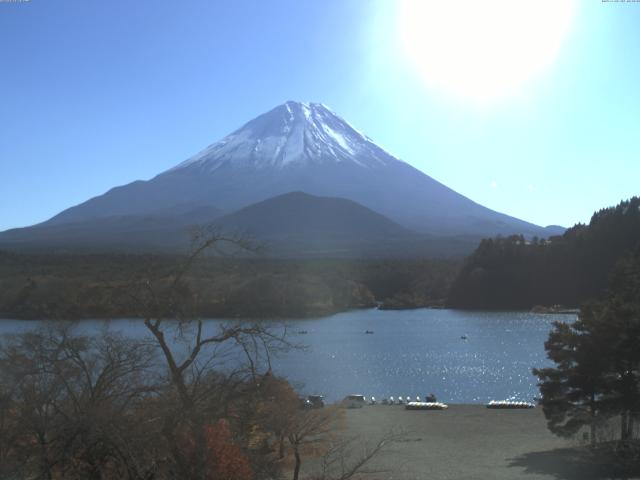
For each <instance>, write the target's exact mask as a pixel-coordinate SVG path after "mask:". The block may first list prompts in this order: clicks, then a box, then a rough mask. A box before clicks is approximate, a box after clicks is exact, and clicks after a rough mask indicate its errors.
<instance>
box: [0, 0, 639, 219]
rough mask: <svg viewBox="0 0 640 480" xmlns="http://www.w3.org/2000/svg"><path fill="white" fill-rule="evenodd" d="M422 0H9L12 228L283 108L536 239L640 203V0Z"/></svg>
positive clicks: (0, 24)
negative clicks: (296, 105) (367, 142)
mask: <svg viewBox="0 0 640 480" xmlns="http://www.w3.org/2000/svg"><path fill="white" fill-rule="evenodd" d="M406 1H407V2H409V3H400V1H399V0H398V1H396V2H394V1H392V0H389V1H382V0H323V1H315V2H313V1H303V2H301V1H299V0H287V1H285V0H272V1H268V2H267V1H258V0H253V1H247V0H234V1H207V0H186V1H175V0H174V1H166V0H159V1H151V0H138V1H129V0H110V1H98V0H64V1H62V0H46V1H45V0H30V1H22V2H20V1H16V2H0V72H1V74H0V181H1V183H0V185H1V188H0V230H4V229H7V228H12V227H19V226H25V225H30V224H33V223H37V222H40V221H43V220H46V219H47V218H49V217H51V216H53V215H54V214H56V213H58V212H60V211H61V210H63V209H65V208H68V207H70V206H72V205H75V204H78V203H81V202H83V201H85V200H87V199H88V198H90V197H93V196H96V195H99V194H102V193H104V192H105V191H107V190H108V189H110V188H112V187H114V186H117V185H122V184H126V183H129V182H132V181H134V180H138V179H149V178H151V177H153V176H154V175H156V174H157V173H160V172H161V171H164V170H166V169H168V168H170V167H172V166H174V165H176V164H178V163H179V162H181V161H183V160H185V159H186V158H188V157H189V156H191V155H193V154H194V153H196V152H198V151H199V150H201V149H202V148H204V147H206V146H207V145H209V144H211V143H213V142H214V141H216V140H218V139H220V138H221V137H223V136H224V135H226V134H228V133H230V132H231V131H232V130H234V129H236V128H238V127H239V126H241V125H242V124H244V123H245V122H246V121H248V120H250V119H252V118H254V117H255V116H257V115H259V114H261V113H264V112H265V111H267V110H269V109H271V108H273V107H274V106H276V105H278V104H280V103H283V102H284V101H286V100H299V101H312V102H322V103H325V104H326V105H328V106H329V107H330V108H332V109H333V110H334V111H335V112H336V113H338V114H339V115H341V116H342V117H344V118H345V119H346V120H347V121H349V122H350V123H351V124H352V125H354V126H355V127H356V128H358V129H359V130H361V131H363V132H364V133H366V134H367V135H368V136H369V137H371V138H372V139H373V140H374V141H376V142H377V143H378V144H379V145H381V146H382V147H383V148H385V149H387V150H388V151H390V152H391V153H393V154H394V155H396V156H397V157H399V158H401V159H403V160H405V161H407V162H408V163H410V164H412V165H413V166H415V167H416V168H418V169H420V170H422V171H423V172H425V173H426V174H428V175H430V176H432V177H433V178H435V179H436V180H438V181H440V182H442V183H444V184H445V185H447V186H449V187H451V188H453V189H454V190H456V191H458V192H459V193H461V194H463V195H465V196H467V197H469V198H471V199H472V200H474V201H476V202H478V203H480V204H483V205H485V206H487V207H490V208H492V209H494V210H498V211H500V212H504V213H507V214H510V215H513V216H516V217H519V218H522V219H524V220H528V221H531V222H534V223H537V224H540V225H548V224H560V225H564V226H570V225H572V224H574V223H576V222H587V221H588V220H589V218H590V216H591V214H592V213H593V211H594V210H597V209H600V208H603V207H606V206H611V205H614V204H616V203H618V202H619V201H620V200H621V199H625V198H628V197H630V196H633V195H638V194H640V28H639V26H640V2H612V1H609V2H607V1H602V2H601V1H600V0H594V1H579V2H572V3H571V5H572V8H571V9H570V11H569V10H563V8H564V4H563V7H562V8H561V7H560V6H559V5H560V0H557V2H555V3H554V2H552V3H550V4H549V5H547V6H546V8H547V10H544V11H541V12H542V13H541V14H540V15H539V16H535V15H532V14H530V13H527V14H526V15H521V12H516V11H511V10H513V9H511V10H509V9H502V10H494V11H493V12H492V11H491V9H490V8H489V9H486V8H485V9H483V11H487V12H489V13H488V14H483V13H482V12H477V11H472V10H473V8H472V7H471V4H466V3H465V2H464V1H460V2H452V3H451V4H454V5H456V6H455V10H454V9H451V8H449V11H441V10H442V9H441V8H440V7H434V8H435V10H429V11H427V12H426V13H425V12H423V11H421V10H420V9H418V10H416V7H415V5H414V6H413V7H412V6H411V0H406ZM475 3H476V4H478V5H485V6H486V5H490V4H491V1H490V0H486V1H483V2H475ZM517 3H518V2H512V3H511V5H513V4H517ZM534 3H535V2H533V0H532V1H531V2H522V3H521V4H520V5H521V6H522V7H523V8H525V6H526V5H529V6H530V5H532V4H534ZM438 4H440V5H444V4H446V2H442V1H440V2H434V3H433V5H438ZM407 5H409V6H407ZM554 5H555V6H554ZM406 8H408V9H409V10H408V14H407V10H403V9H406ZM412 8H413V10H412ZM474 8H475V7H474ZM403 12H404V13H403ZM496 12H497V13H496ZM523 18H524V19H525V20H526V26H525V24H524V23H523V24H520V23H518V22H523V21H524V20H523ZM408 19H409V20H408ZM410 22H413V23H412V24H409V23H410ZM438 26H440V27H442V28H437V27H438ZM423 27H424V28H423ZM412 29H413V30H412ZM424 32H430V33H428V34H426V33H424ZM469 32H471V33H469ZM485 36H486V37H485ZM434 46H435V47H434ZM474 48H479V49H480V50H477V51H474V50H473V49H474ZM494 50H495V52H497V53H496V54H495V55H494V54H487V51H489V52H493V51H494ZM485 55H487V56H485ZM474 69H475V70H474Z"/></svg>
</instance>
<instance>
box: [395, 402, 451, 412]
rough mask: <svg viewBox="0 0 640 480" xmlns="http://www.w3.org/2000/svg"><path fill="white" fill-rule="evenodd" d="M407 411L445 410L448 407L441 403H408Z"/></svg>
mask: <svg viewBox="0 0 640 480" xmlns="http://www.w3.org/2000/svg"><path fill="white" fill-rule="evenodd" d="M404 408H405V409H407V410H446V409H447V408H449V406H448V405H447V404H445V403H442V402H408V403H407V405H406V406H405V407H404Z"/></svg>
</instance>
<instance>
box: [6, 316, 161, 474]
mask: <svg viewBox="0 0 640 480" xmlns="http://www.w3.org/2000/svg"><path fill="white" fill-rule="evenodd" d="M152 362H153V352H152V350H151V349H149V348H147V347H145V346H144V345H141V344H139V343H138V342H135V341H132V340H130V339H125V338H122V337H120V336H116V335H112V334H103V335H100V336H98V337H97V338H89V337H85V336H79V335H75V334H73V333H72V332H71V327H70V326H69V325H65V326H61V325H57V326H56V327H52V328H45V329H43V330H39V331H36V332H29V333H24V334H21V335H17V336H13V337H12V338H9V339H5V342H4V344H3V345H2V349H1V350H0V376H1V378H2V384H3V385H7V386H10V389H9V392H8V396H5V401H4V402H3V405H2V407H3V411H2V415H1V416H2V417H3V418H5V419H9V423H10V425H9V428H6V425H7V424H6V422H5V432H3V434H8V435H7V436H8V438H10V439H11V442H12V447H11V449H10V451H8V452H7V451H6V450H5V453H4V455H5V460H6V463H5V462H3V465H4V466H5V468H7V466H12V468H13V472H12V473H13V474H14V475H15V476H17V477H19V478H42V479H53V478H70V479H74V478H88V479H94V478H96V479H97V478H104V474H105V472H109V471H117V470H119V469H123V470H126V471H122V472H121V475H120V477H121V478H129V479H136V480H137V479H142V478H145V477H147V474H146V473H145V471H146V470H148V468H147V466H144V465H141V464H140V462H139V458H140V457H138V458H137V459H135V460H136V461H134V453H135V452H136V449H133V448H131V449H128V448H126V447H127V445H126V443H123V438H128V439H129V443H133V442H134V441H135V435H132V433H131V431H130V427H131V423H132V422H131V413H132V411H133V409H134V407H135V405H136V404H139V403H141V402H143V401H145V399H146V398H147V397H148V395H150V393H152V391H153V388H152V387H150V385H149V383H148V381H147V378H146V375H147V373H148V372H149V370H150V367H151V364H152ZM3 436H4V435H3ZM132 441H133V442H132Z"/></svg>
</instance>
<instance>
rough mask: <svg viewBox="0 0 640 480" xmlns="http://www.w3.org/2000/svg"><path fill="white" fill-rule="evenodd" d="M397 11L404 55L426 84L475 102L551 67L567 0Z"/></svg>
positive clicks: (424, 1)
mask: <svg viewBox="0 0 640 480" xmlns="http://www.w3.org/2000/svg"><path fill="white" fill-rule="evenodd" d="M399 13H400V17H399V18H400V30H401V33H402V41H403V44H404V48H405V52H406V54H407V55H408V56H409V58H410V60H411V63H413V65H414V66H415V67H416V69H417V70H418V72H419V74H420V76H421V77H422V78H423V79H424V81H425V82H426V83H427V85H429V86H430V87H435V88H439V89H443V90H446V91H448V92H450V93H453V94H455V95H457V96H462V97H467V98H471V99H474V100H477V101H481V102H482V101H490V100H493V99H496V98H499V97H503V96H505V95H510V94H513V93H514V92H516V91H517V90H518V89H519V88H520V87H521V86H522V85H523V84H524V83H525V82H526V81H527V80H529V79H530V78H532V77H533V76H535V75H536V74H538V73H540V72H541V71H543V70H544V69H545V68H546V67H547V66H549V65H550V64H551V63H552V62H553V60H554V59H555V57H556V54H557V53H558V50H559V49H560V46H561V44H562V42H563V39H564V38H565V37H566V35H567V33H568V32H569V30H570V28H571V25H572V23H573V17H574V14H575V0H466V1H465V0H454V1H447V0H401V2H400V12H399Z"/></svg>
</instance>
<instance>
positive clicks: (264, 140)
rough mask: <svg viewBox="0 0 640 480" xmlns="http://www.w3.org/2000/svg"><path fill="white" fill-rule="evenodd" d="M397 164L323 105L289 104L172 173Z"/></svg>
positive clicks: (237, 131) (198, 155) (267, 114)
mask: <svg viewBox="0 0 640 480" xmlns="http://www.w3.org/2000/svg"><path fill="white" fill-rule="evenodd" d="M393 161H398V159H397V158H395V157H393V156H392V155H390V154H389V153H387V152H385V151H384V150H382V149H381V148H380V147H378V146H377V145H376V144H375V143H373V142H372V141H371V140H370V139H369V138H368V137H367V136H365V135H363V134H362V133H360V132H359V131H358V130H356V129H355V128H353V127H352V126H351V125H350V124H349V123H348V122H346V121H345V120H344V119H342V118H341V117H340V116H338V115H336V114H335V113H334V112H333V111H331V110H330V109H329V108H328V107H327V106H325V105H323V104H321V103H302V102H294V101H289V102H286V103H284V104H282V105H279V106H277V107H276V108H274V109H273V110H270V111H269V112H267V113H265V114H263V115H260V116H259V117H257V118H255V119H253V120H251V121H250V122H248V123H246V124H245V125H244V126H242V127H241V128H239V129H238V130H236V131H235V132H233V133H231V134H229V135H227V136H226V137H224V138H223V139H222V140H220V141H218V142H216V143H214V144H213V145H210V146H209V147H207V148H206V149H204V150H202V151H201V152H199V153H198V154H196V155H194V156H193V157H191V158H189V159H187V160H186V161H184V162H182V163H181V164H179V165H178V166H176V167H174V168H173V169H172V170H171V171H176V170H180V169H183V168H190V169H192V168H198V169H202V170H205V171H209V172H212V171H214V170H217V169H218V168H220V167H221V166H223V165H225V166H231V167H249V166H250V167H252V168H258V169H261V168H287V167H294V166H299V165H309V164H323V163H327V162H331V163H340V162H352V163H355V164H357V165H359V166H361V167H376V166H382V165H386V164H388V163H389V162H393Z"/></svg>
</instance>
